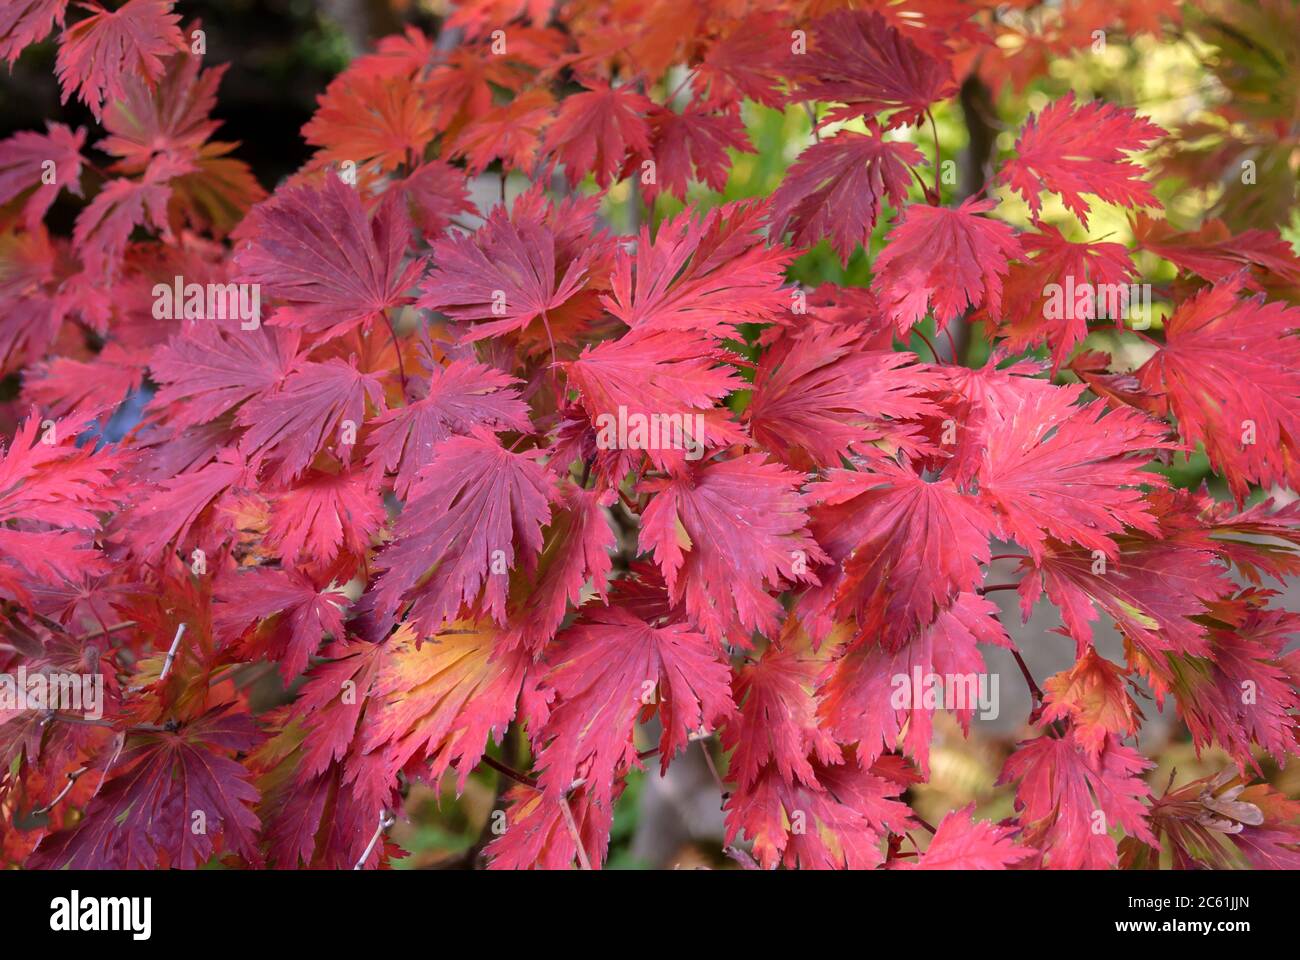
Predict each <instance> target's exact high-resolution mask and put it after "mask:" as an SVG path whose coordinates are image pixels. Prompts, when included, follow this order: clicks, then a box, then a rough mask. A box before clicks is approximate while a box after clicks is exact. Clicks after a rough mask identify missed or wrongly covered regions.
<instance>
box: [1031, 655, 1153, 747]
mask: <svg viewBox="0 0 1300 960" xmlns="http://www.w3.org/2000/svg"><path fill="white" fill-rule="evenodd" d="M1124 681H1125V674H1124V671H1123V670H1121V669H1120V668H1119V667H1117V666H1116V665H1115V664H1113V663H1111V662H1110V661H1109V660H1107V659H1106V658H1105V657H1103V656H1101V655H1100V654H1099V653H1097V651H1096V650H1095V649H1093V648H1092V647H1089V648H1088V649H1087V650H1085V651H1083V653H1082V654H1081V655H1080V656H1079V659H1078V660H1076V661H1075V663H1074V666H1072V667H1070V668H1069V669H1067V670H1062V671H1061V672H1060V673H1057V674H1054V675H1053V676H1050V677H1048V678H1047V679H1046V680H1044V681H1043V708H1044V709H1043V717H1042V719H1043V722H1044V723H1051V722H1052V721H1054V720H1060V719H1067V718H1068V719H1069V721H1070V726H1071V729H1073V731H1074V736H1075V739H1076V740H1078V742H1079V745H1080V746H1082V747H1083V748H1084V749H1085V750H1087V751H1088V752H1089V753H1092V754H1096V753H1099V752H1100V751H1101V749H1102V747H1104V746H1105V745H1106V742H1107V739H1108V738H1109V736H1110V735H1111V734H1114V735H1115V736H1117V737H1119V738H1120V739H1123V738H1125V737H1132V736H1136V735H1137V731H1138V723H1139V721H1140V720H1141V718H1142V711H1141V710H1140V709H1138V706H1137V704H1136V703H1134V702H1133V697H1132V696H1131V695H1130V694H1129V692H1128V690H1127V689H1125V686H1124Z"/></svg>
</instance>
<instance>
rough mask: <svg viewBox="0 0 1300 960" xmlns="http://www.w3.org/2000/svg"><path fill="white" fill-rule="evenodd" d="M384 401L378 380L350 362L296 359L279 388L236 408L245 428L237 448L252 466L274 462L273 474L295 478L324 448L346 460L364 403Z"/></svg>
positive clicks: (282, 478)
mask: <svg viewBox="0 0 1300 960" xmlns="http://www.w3.org/2000/svg"><path fill="white" fill-rule="evenodd" d="M382 399H383V392H382V390H381V388H380V385H379V381H378V378H376V377H375V376H374V375H373V374H369V373H362V372H361V371H360V370H358V369H357V368H356V366H354V365H353V364H351V363H348V362H346V361H344V360H340V359H338V358H337V357H332V358H330V359H329V360H326V361H325V362H324V363H312V362H306V363H300V364H298V366H297V367H296V368H295V369H294V371H293V373H291V374H289V376H287V377H286V378H285V379H284V383H283V385H282V386H281V387H280V389H278V390H276V391H274V392H272V393H263V394H259V395H258V396H257V397H255V398H254V399H253V400H252V401H251V402H249V403H247V404H245V405H244V406H242V407H240V409H239V413H238V415H237V416H236V420H237V421H238V422H239V423H240V424H243V425H244V426H246V427H248V430H247V431H246V432H245V434H244V437H243V440H242V441H241V449H242V450H243V451H244V455H245V456H247V457H248V458H249V460H250V461H251V462H252V463H253V464H254V465H256V464H260V463H261V462H263V461H264V460H271V461H274V462H275V463H276V467H275V470H274V472H273V473H272V476H273V477H275V478H277V479H279V480H280V481H289V480H293V479H294V478H295V477H298V476H300V475H301V474H302V472H303V471H304V470H306V469H307V468H308V467H309V466H311V462H312V460H314V459H315V457H316V455H317V454H318V453H320V452H322V451H324V450H331V451H333V452H335V453H336V454H338V455H339V457H340V459H342V460H345V461H346V460H349V459H350V458H351V449H352V445H353V444H354V443H355V436H356V431H357V430H359V429H360V427H361V424H362V423H363V422H365V419H366V405H367V403H370V404H373V405H378V404H379V403H380V402H381V401H382ZM349 425H350V426H349ZM349 437H352V438H353V439H349Z"/></svg>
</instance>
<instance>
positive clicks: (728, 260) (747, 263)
mask: <svg viewBox="0 0 1300 960" xmlns="http://www.w3.org/2000/svg"><path fill="white" fill-rule="evenodd" d="M765 213H766V211H765V208H764V206H763V204H760V203H743V202H742V203H731V204H726V205H724V206H722V207H717V208H715V209H713V210H710V211H709V212H708V213H707V214H706V215H705V216H704V217H703V218H702V219H696V218H695V217H694V216H692V215H691V213H690V212H689V211H687V212H685V213H682V214H680V215H678V216H677V217H674V218H672V219H671V220H666V221H664V222H663V223H661V224H660V225H659V229H658V231H657V232H656V233H655V235H654V240H653V241H652V240H651V239H650V230H649V229H648V228H644V227H643V228H642V230H641V234H640V237H639V238H638V241H637V248H636V253H635V254H630V253H627V252H626V251H620V252H619V255H618V259H617V261H616V263H615V267H614V274H613V276H612V277H611V278H610V286H611V293H610V295H609V296H608V297H602V298H601V302H602V303H604V305H605V308H606V309H607V310H609V312H610V313H612V314H613V315H614V316H615V317H617V318H618V319H619V320H621V321H623V322H624V323H625V324H627V325H628V326H629V327H634V328H646V329H649V328H656V329H683V330H693V331H699V330H707V331H710V332H716V333H717V334H718V335H719V336H726V335H728V334H726V333H725V332H724V330H725V327H724V324H728V323H731V324H736V323H745V322H763V321H770V320H772V319H774V318H775V315H776V311H777V310H778V308H779V307H781V306H783V305H785V304H787V303H788V302H789V299H790V298H789V294H788V293H787V292H785V291H784V290H783V289H782V284H783V282H784V276H783V274H784V270H785V266H786V264H787V263H789V261H790V259H791V254H790V252H789V251H788V250H785V249H783V248H781V247H776V246H773V247H769V246H767V245H766V244H765V243H764V242H763V236H762V232H761V231H762V227H763V224H762V221H763V219H764V216H765Z"/></svg>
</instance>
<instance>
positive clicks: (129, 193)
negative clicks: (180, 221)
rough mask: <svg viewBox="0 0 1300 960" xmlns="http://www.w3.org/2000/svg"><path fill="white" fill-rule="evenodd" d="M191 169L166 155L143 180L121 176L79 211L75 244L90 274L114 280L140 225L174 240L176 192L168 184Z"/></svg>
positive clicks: (150, 167) (166, 238)
mask: <svg viewBox="0 0 1300 960" xmlns="http://www.w3.org/2000/svg"><path fill="white" fill-rule="evenodd" d="M187 169H188V168H187V167H184V166H182V165H180V164H179V163H178V161H175V160H173V159H172V158H170V157H166V156H163V157H159V158H157V159H156V160H154V161H153V162H152V163H151V164H150V165H149V169H148V170H146V171H145V174H144V176H143V177H142V178H141V179H139V180H128V179H125V178H118V179H115V180H110V181H108V183H107V184H105V185H104V188H103V189H102V190H100V191H99V193H97V194H96V195H95V199H94V200H92V201H90V204H89V205H88V206H86V207H85V208H84V209H82V211H81V213H80V214H78V216H77V225H76V229H74V230H73V233H72V245H73V247H74V248H75V249H76V250H77V253H78V254H80V256H81V262H82V263H83V264H85V266H86V271H87V273H88V274H90V275H91V276H93V277H96V278H100V280H101V281H102V280H103V279H111V278H112V277H113V276H114V275H115V274H116V272H117V271H118V269H119V267H120V266H121V262H122V256H123V254H124V253H125V252H126V246H127V241H128V240H129V239H130V237H131V231H132V230H134V229H135V228H136V227H138V226H141V225H143V224H146V223H147V224H149V225H150V226H151V227H153V228H154V229H155V230H157V231H158V232H159V233H161V234H162V236H163V239H164V240H171V239H173V237H172V231H171V226H170V224H169V222H168V216H167V203H168V201H169V200H170V199H171V193H172V191H171V187H170V186H168V183H169V181H171V180H172V179H173V178H174V177H176V176H177V175H178V174H180V173H183V172H185V171H186V170H187Z"/></svg>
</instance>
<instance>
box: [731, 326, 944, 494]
mask: <svg viewBox="0 0 1300 960" xmlns="http://www.w3.org/2000/svg"><path fill="white" fill-rule="evenodd" d="M862 341H863V336H862V331H861V329H860V328H857V327H853V326H849V325H844V326H832V325H826V326H824V327H806V328H804V329H803V330H801V331H799V332H797V333H789V334H786V335H785V336H783V337H782V338H781V339H779V340H777V341H776V343H775V344H773V346H772V347H771V349H769V350H768V351H767V352H766V353H765V354H764V355H763V358H762V360H760V361H759V364H758V371H757V373H756V374H755V376H754V392H753V396H752V398H751V400H750V403H749V406H748V407H747V408H746V410H745V417H746V419H747V420H748V421H749V424H750V429H751V430H752V431H753V434H754V439H755V440H756V441H757V442H758V443H759V444H761V445H762V446H763V448H764V449H766V450H770V451H772V452H773V453H775V454H776V455H777V456H778V457H780V458H781V459H782V460H783V461H784V462H785V463H787V464H789V465H790V466H792V467H795V468H798V469H806V468H808V467H810V466H812V465H816V466H821V467H832V466H838V465H839V464H840V458H841V457H842V456H846V455H848V454H849V453H851V452H852V451H853V450H854V449H856V448H859V447H865V446H866V445H867V444H869V443H870V442H871V441H874V440H878V439H880V438H881V437H882V436H884V435H886V434H888V433H889V432H890V429H891V427H890V424H889V421H890V420H892V419H912V418H916V417H920V416H922V415H924V414H929V413H937V412H938V407H937V406H935V405H934V404H933V403H932V402H931V401H930V400H929V399H927V398H926V397H925V396H923V394H925V393H926V392H928V391H932V390H934V389H936V388H937V387H938V385H939V383H938V375H937V374H936V373H934V372H933V371H931V370H929V369H927V368H925V367H921V366H919V365H916V364H914V363H912V362H911V361H914V360H915V359H916V358H915V357H914V356H913V355H912V354H909V353H899V352H895V351H893V350H875V349H868V348H865V347H864V345H863V342H862Z"/></svg>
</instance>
